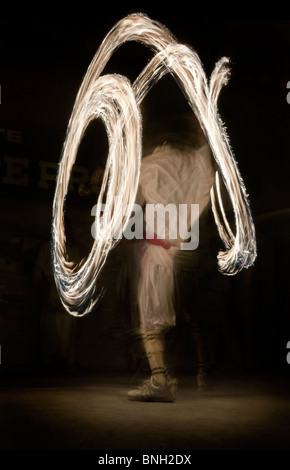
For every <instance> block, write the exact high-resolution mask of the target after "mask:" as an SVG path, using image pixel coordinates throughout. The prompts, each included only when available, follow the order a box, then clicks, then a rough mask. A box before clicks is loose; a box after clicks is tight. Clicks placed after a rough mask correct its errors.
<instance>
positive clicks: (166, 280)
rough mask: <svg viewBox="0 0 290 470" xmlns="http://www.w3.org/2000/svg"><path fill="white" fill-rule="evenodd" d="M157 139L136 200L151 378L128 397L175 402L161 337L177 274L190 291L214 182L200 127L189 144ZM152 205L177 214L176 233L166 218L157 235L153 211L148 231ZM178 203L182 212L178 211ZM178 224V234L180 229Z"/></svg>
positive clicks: (173, 307)
mask: <svg viewBox="0 0 290 470" xmlns="http://www.w3.org/2000/svg"><path fill="white" fill-rule="evenodd" d="M192 135H193V140H192ZM161 139H162V140H161V142H160V145H157V146H156V147H155V148H154V150H153V151H152V152H151V153H150V154H149V155H148V156H146V157H144V158H143V161H142V166H141V174H140V194H139V197H138V201H137V202H138V203H139V204H143V206H144V208H145V211H144V212H145V217H144V218H145V223H146V229H145V232H146V235H145V240H144V243H143V248H142V253H141V256H140V278H139V286H138V307H139V317H140V318H139V320H140V332H141V335H142V338H143V344H144V348H145V352H146V355H147V358H148V362H149V366H150V370H151V376H150V378H149V380H146V381H145V382H144V384H143V385H142V386H141V387H139V388H138V389H136V390H132V391H130V392H129V393H128V398H129V399H130V400H141V401H174V399H175V396H176V380H175V378H174V377H173V376H172V375H171V373H170V367H169V366H168V364H167V360H166V357H165V342H164V339H165V333H166V332H167V331H168V330H169V329H170V328H172V327H174V326H175V325H176V312H177V303H176V299H181V298H182V297H183V288H184V285H185V284H184V279H185V277H186V276H185V275H184V276H182V273H184V272H187V273H190V274H189V275H188V274H187V287H186V289H189V290H190V289H191V288H190V287H189V286H191V287H193V288H194V285H195V281H194V275H193V273H196V272H197V271H198V269H200V265H201V264H202V256H201V253H200V252H199V254H196V253H197V252H198V250H196V249H197V248H198V247H199V244H200V243H202V242H203V241H200V240H199V238H200V234H199V222H200V220H201V219H202V217H203V215H204V214H205V213H206V211H207V208H208V206H209V202H210V189H211V187H212V185H213V179H214V170H213V162H212V156H211V152H210V149H209V146H208V145H207V142H206V140H205V138H204V136H203V134H202V132H201V130H200V128H199V127H198V128H197V127H196V128H195V133H191V134H190V139H189V141H187V140H186V139H184V134H182V133H181V134H174V135H172V136H166V137H165V138H164V137H162V138H161ZM157 204H160V205H161V206H160V207H167V208H168V209H170V208H171V209H172V210H173V212H174V215H175V216H176V220H175V223H176V228H177V230H176V233H173V232H174V230H173V228H174V227H173V226H171V227H170V220H168V219H167V220H166V222H165V223H164V226H161V227H160V228H161V232H163V233H161V232H160V233H158V230H156V228H157V229H158V220H157V218H158V211H157V213H155V219H154V223H153V224H152V223H151V226H149V227H148V210H149V206H150V205H151V206H150V209H152V205H154V206H155V207H156V205H157ZM192 204H198V209H199V210H198V212H197V213H196V212H194V211H193V207H192V206H191V205H192ZM181 205H182V209H183V212H182V213H181V212H180V210H179V209H180V207H181ZM174 207H175V208H176V211H174ZM185 208H186V210H184V209H185ZM169 212H170V211H169ZM169 218H170V214H169ZM164 220H165V219H164ZM151 222H152V221H151ZM182 226H183V230H180V228H181V227H182ZM184 226H185V227H186V230H184ZM181 232H183V233H181ZM190 283H191V284H190ZM176 291H177V294H178V295H177V297H175V292H176ZM187 294H188V292H187ZM184 297H185V296H184ZM192 300H193V301H194V305H193V307H192V310H195V309H197V308H198V305H197V302H196V299H194V296H191V297H190V301H192ZM182 308H186V305H185V304H183V305H182ZM189 313H190V312H189ZM193 317H194V316H193ZM196 320H197V316H196V318H193V320H192V328H193V334H194V335H195V337H196V340H197V345H198V348H197V350H198V355H199V358H200V360H201V362H202V361H203V358H204V351H203V350H202V343H201V341H200V338H199V336H198V335H199V332H198V331H197V329H196V328H195V330H194V325H197V321H196Z"/></svg>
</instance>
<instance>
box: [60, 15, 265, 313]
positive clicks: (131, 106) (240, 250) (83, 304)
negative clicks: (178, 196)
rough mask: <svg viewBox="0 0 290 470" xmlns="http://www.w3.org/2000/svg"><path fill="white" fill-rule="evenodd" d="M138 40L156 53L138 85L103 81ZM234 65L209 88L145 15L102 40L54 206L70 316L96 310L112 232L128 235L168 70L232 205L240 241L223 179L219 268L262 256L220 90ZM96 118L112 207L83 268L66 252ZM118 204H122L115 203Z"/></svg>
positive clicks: (190, 58) (99, 222) (220, 70)
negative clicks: (76, 168) (150, 119)
mask: <svg viewBox="0 0 290 470" xmlns="http://www.w3.org/2000/svg"><path fill="white" fill-rule="evenodd" d="M132 40H135V41H139V42H142V43H144V44H146V45H147V46H148V47H150V48H151V49H153V50H154V52H155V53H156V54H155V56H154V57H153V59H152V60H151V61H150V63H149V64H148V65H147V67H146V68H145V69H144V70H143V71H142V73H141V74H140V75H139V77H138V78H137V80H136V81H135V83H134V84H133V86H131V85H130V83H129V81H128V80H127V79H126V78H124V77H122V76H119V75H104V76H101V73H102V71H103V69H104V67H105V66H106V64H107V62H108V60H109V59H110V57H111V56H112V54H113V53H114V51H115V50H116V49H117V48H118V47H119V46H121V45H122V44H123V43H125V42H126V41H132ZM227 62H228V60H227V59H226V58H222V59H221V60H220V61H219V62H218V63H217V64H216V66H215V69H214V71H213V73H212V75H211V80H210V84H209V85H208V83H207V79H206V76H205V73H204V70H203V67H202V64H201V62H200V59H199V57H198V55H197V54H196V53H195V52H194V51H193V50H191V49H189V48H188V47H186V46H183V45H181V44H178V43H177V42H176V41H175V40H174V38H173V37H172V36H171V34H170V33H169V31H168V30H167V29H166V28H164V27H163V26H162V25H160V24H159V23H157V22H155V21H152V20H151V19H150V18H148V17H146V16H144V15H131V16H128V17H126V18H124V19H123V20H121V21H120V22H119V23H117V24H116V25H115V27H114V28H113V29H112V30H111V31H110V32H109V33H108V35H107V36H106V37H105V39H104V40H103V42H102V44H101V46H100V48H99V50H98V51H97V53H96V55H95V57H94V58H93V60H92V62H91V64H90V66H89V68H88V70H87V73H86V75H85V77H84V79H83V82H82V85H81V87H80V89H79V92H78V95H77V97H76V101H75V104H74V108H73V111H72V115H71V118H70V122H69V125H68V131H67V136H66V140H65V143H64V147H63V153H62V158H61V161H60V165H59V172H58V176H57V184H56V190H55V196H54V202H53V222H52V261H53V267H54V275H55V280H56V285H57V288H58V291H59V295H60V298H61V301H62V303H63V305H64V307H65V308H66V310H67V311H68V312H69V313H70V314H72V315H75V316H83V315H86V314H87V313H89V312H91V311H92V310H93V308H94V307H95V305H96V303H97V302H98V300H99V298H100V296H101V292H96V281H97V280H98V277H99V274H100V271H101V269H102V267H103V265H104V263H105V262H106V258H107V255H108V253H109V251H110V250H111V249H112V248H113V246H114V245H115V244H116V242H117V240H118V237H114V238H113V237H112V233H114V234H116V233H119V234H120V235H121V234H122V232H123V231H124V229H125V227H126V224H127V222H128V219H129V215H130V210H128V211H127V212H126V214H127V215H124V214H123V212H122V208H123V207H129V209H130V207H132V208H133V204H134V202H135V198H136V194H137V188H138V183H139V174H140V165H141V147H142V146H141V133H142V123H141V116H140V110H139V105H140V103H141V101H142V99H143V98H144V96H145V95H146V94H147V93H148V91H149V90H150V88H151V87H152V85H153V84H154V83H155V82H156V81H157V80H159V79H160V78H161V77H162V76H163V75H164V74H165V73H167V72H170V73H171V74H172V75H173V76H174V77H175V78H176V81H177V82H178V84H179V85H180V86H181V88H182V89H183V91H184V92H185V94H186V96H187V98H188V102H189V104H190V106H191V107H192V109H193V112H194V113H195V114H196V116H197V118H198V120H199V122H200V125H201V127H202V129H203V131H204V133H205V135H206V137H207V139H208V142H209V145H210V147H211V149H212V152H213V156H214V158H215V160H216V161H217V163H218V166H219V168H220V171H221V174H222V176H223V180H224V183H225V186H226V188H227V191H228V193H229V196H230V199H231V202H232V205H233V210H234V215H235V223H236V235H234V234H233V232H232V231H231V229H230V227H229V224H228V222H227V220H226V216H225V213H224V210H223V205H222V199H221V195H220V191H219V180H218V174H217V175H216V192H217V201H218V206H219V208H220V212H221V215H222V219H223V220H222V221H221V220H220V217H219V214H218V209H217V202H216V195H215V192H214V190H213V189H212V192H211V198H212V208H213V213H214V216H215V221H216V224H217V227H218V231H219V234H220V236H221V238H222V240H223V241H224V244H225V247H226V251H225V252H220V253H219V254H218V262H219V268H220V270H221V271H222V272H224V273H226V274H235V273H237V272H238V271H240V270H241V269H243V268H247V267H249V266H250V265H251V264H253V262H254V260H255V258H256V241H255V229H254V225H253V222H252V217H251V212H250V209H249V204H248V200H247V195H246V192H245V187H244V184H243V182H242V179H241V177H240V175H239V172H238V169H237V166H236V163H235V160H234V158H233V155H232V152H231V148H230V145H229V140H228V137H227V135H226V132H225V130H224V128H223V125H222V123H221V120H220V118H219V115H218V111H217V98H218V95H219V92H220V90H221V87H222V86H223V85H224V84H225V83H226V82H227V77H228V68H227V67H226V65H227ZM96 118H101V119H102V120H103V122H104V124H105V127H106V130H107V134H108V141H109V155H108V159H107V164H106V169H105V175H104V178H103V183H102V188H101V192H100V195H99V198H98V205H97V207H101V204H102V200H103V197H104V194H105V190H106V204H105V211H104V213H103V214H102V218H101V214H100V211H98V212H97V214H96V219H95V220H96V226H97V227H98V237H97V238H98V240H95V241H94V243H93V246H92V249H91V252H90V253H89V255H88V257H87V258H86V259H85V260H84V261H83V262H82V263H81V264H80V265H78V266H77V265H75V264H74V263H73V262H70V261H69V260H68V259H67V254H66V246H65V232H64V201H65V197H66V194H67V191H68V184H69V179H70V175H71V171H72V167H73V165H74V162H75V159H76V155H77V151H78V147H79V145H80V142H81V140H82V137H83V135H84V132H85V130H86V128H87V126H88V125H89V123H90V122H91V120H93V119H96ZM115 196H119V197H118V198H115ZM116 200H117V201H121V203H120V204H117V205H116V203H115V201H116ZM193 202H194V201H193ZM121 206H122V207H121ZM112 225H113V227H112Z"/></svg>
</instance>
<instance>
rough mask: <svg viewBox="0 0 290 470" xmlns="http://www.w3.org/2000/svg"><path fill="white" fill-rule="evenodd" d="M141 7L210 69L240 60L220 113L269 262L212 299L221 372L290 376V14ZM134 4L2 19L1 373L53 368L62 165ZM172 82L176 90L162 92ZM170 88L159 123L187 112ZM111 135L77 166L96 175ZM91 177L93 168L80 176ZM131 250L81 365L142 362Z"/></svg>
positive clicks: (85, 326) (162, 97)
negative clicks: (89, 77) (121, 283)
mask: <svg viewBox="0 0 290 470" xmlns="http://www.w3.org/2000/svg"><path fill="white" fill-rule="evenodd" d="M138 10H143V11H145V12H146V13H147V14H148V15H149V16H150V17H151V18H153V19H156V20H158V21H160V22H161V23H163V24H165V25H166V26H167V27H168V29H169V30H170V31H171V32H172V33H173V34H174V35H175V37H176V38H177V40H178V41H179V42H183V43H186V44H188V45H190V46H191V47H193V48H194V49H195V50H196V51H197V52H198V54H199V55H200V58H201V60H202V62H203V64H204V68H205V71H206V73H207V75H208V76H209V75H210V72H211V70H212V69H213V67H214V64H215V62H216V61H217V60H218V59H219V58H220V57H222V56H228V57H230V59H231V70H232V72H231V79H230V81H229V84H228V85H227V86H226V87H225V88H224V89H223V90H222V92H221V95H220V98H219V110H220V114H221V117H222V119H223V121H224V122H225V124H226V127H227V130H228V134H229V136H230V141H231V144H232V147H233V151H234V154H235V156H236V159H237V161H238V166H239V168H240V171H241V174H242V176H243V179H244V181H245V184H246V188H247V190H248V192H249V196H250V202H251V207H252V211H253V216H254V221H255V224H256V229H257V248H258V257H257V261H256V263H255V266H254V267H253V268H250V269H249V270H247V271H245V272H242V273H241V274H239V275H238V276H236V277H235V278H230V279H228V280H227V281H226V282H227V283H228V284H227V289H226V293H225V294H224V297H223V307H222V308H221V311H218V308H216V313H215V307H216V304H215V303H214V301H213V302H212V304H211V305H209V306H208V309H209V310H210V311H211V319H215V321H213V320H212V322H213V323H214V325H215V332H214V337H215V340H214V348H213V349H214V351H215V366H216V367H218V368H221V369H222V368H223V367H226V368H230V369H240V370H247V371H254V372H255V373H257V372H261V371H262V372H263V371H266V372H275V373H277V372H278V373H281V374H284V373H286V374H287V373H288V371H289V368H290V365H289V364H288V363H287V361H286V356H287V351H288V350H287V342H288V341H290V329H289V325H290V321H289V261H290V259H289V258H290V257H289V241H290V230H289V228H290V227H289V218H290V201H289V155H288V153H289V150H288V149H289V143H288V135H289V127H290V104H288V103H287V100H286V97H287V93H288V89H287V82H288V81H289V80H290V62H289V61H290V59H289V57H290V20H281V19H280V20H275V19H271V20H269V19H268V20H230V19H224V20H219V19H214V20H212V19H206V18H205V17H203V19H202V20H200V19H199V18H196V17H195V18H194V19H192V17H190V18H188V17H187V15H186V14H184V15H181V14H180V16H178V15H175V14H172V15H170V14H169V13H164V12H163V13H162V12H160V11H158V9H155V10H154V9H153V8H148V9H147V10H146V9H138V8H137V9H135V11H138ZM132 11H133V10H130V9H128V10H126V8H124V10H123V11H122V12H114V13H113V14H107V13H105V12H104V14H102V13H99V15H98V16H94V17H93V18H91V17H89V15H88V17H87V18H79V19H74V20H57V19H55V18H54V19H53V20H49V19H26V18H23V19H21V20H10V19H1V21H0V41H1V50H0V85H1V105H0V162H1V166H0V181H1V183H0V191H1V212H0V217H1V220H0V223H1V229H0V239H1V243H0V279H1V281H0V289H1V290H0V295H1V296H0V309H1V310H0V344H1V371H2V372H5V371H6V372H10V371H12V373H18V371H19V370H21V371H22V370H24V371H26V370H39V368H41V363H40V345H39V318H40V314H41V312H40V307H39V296H38V294H39V292H37V288H36V286H35V283H34V280H33V269H34V265H35V261H36V259H37V254H38V252H39V249H40V247H41V246H42V245H43V243H45V242H48V241H49V239H50V223H51V206H52V199H53V194H54V175H55V168H56V165H57V162H58V161H59V158H60V155H61V149H62V145H63V141H64V138H65V134H66V128H67V124H68V120H69V117H70V114H71V111H72V107H73V104H74V100H75V96H76V94H77V91H78V89H79V86H80V84H81V82H82V78H83V76H84V74H85V72H86V69H87V67H88V65H89V63H90V61H91V60H92V58H93V56H94V54H95V51H96V50H97V48H98V46H99V45H100V42H101V40H102V39H103V38H104V36H105V34H107V32H108V31H109V30H110V28H111V27H112V26H113V25H114V24H115V22H116V21H117V20H119V19H121V18H122V17H123V16H124V15H125V14H127V13H130V12H132ZM149 56H150V54H149V52H148V50H147V49H146V47H145V46H141V45H140V44H126V45H124V46H122V47H121V48H120V50H119V51H118V52H117V53H116V54H115V55H114V56H113V58H112V60H111V61H110V63H109V64H108V67H107V69H108V71H113V72H119V73H123V74H124V75H127V76H128V77H129V78H130V79H132V80H133V79H134V78H135V77H136V76H137V75H138V73H139V72H140V71H141V70H142V68H143V67H144V65H145V63H146V61H147V59H148V57H149ZM167 87H168V89H169V90H171V89H172V90H174V92H172V93H171V92H170V93H167V91H164V90H167ZM171 87H172V84H171V82H170V83H167V82H166V80H165V82H164V90H163V92H162V84H160V86H159V87H158V89H157V88H156V91H155V92H154V90H152V100H151V102H150V103H151V104H148V106H149V107H148V108H147V113H149V120H150V115H151V114H150V113H152V115H156V114H158V113H159V111H160V107H161V108H162V107H163V108H162V109H163V112H169V113H170V112H171V111H172V110H173V109H175V106H176V107H177V108H178V107H179V106H181V107H182V106H183V105H181V104H180V102H181V101H180V91H179V90H178V87H177V85H174V87H172V88H171ZM178 109H179V108H178ZM148 110H149V111H148ZM147 118H148V115H147ZM146 122H147V121H146ZM97 137H98V138H97ZM98 139H99V140H98ZM98 142H100V144H99V143H98ZM104 142H105V137H104V132H103V131H102V130H99V129H98V130H97V133H96V134H93V133H92V135H91V137H90V138H88V139H87V140H86V141H85V142H84V143H83V144H82V146H83V147H84V156H81V155H80V157H79V162H78V163H79V165H80V166H81V167H82V168H86V169H87V170H88V171H90V169H91V154H92V149H94V150H95V149H98V146H99V145H101V154H102V156H103V152H104V148H105V144H104ZM97 158H99V157H97ZM15 159H18V160H15ZM11 162H13V165H14V166H13V168H12V167H11ZM9 165H10V166H9ZM11 168H12V170H11ZM41 168H42V170H44V169H47V168H48V170H47V171H48V175H51V178H48V183H47V187H45V185H44V184H43V180H42V179H41V176H42V174H41ZM11 171H12V173H11ZM84 175H85V173H83V172H82V171H81V173H80V174H78V176H80V177H83V176H84ZM76 187H77V184H75V185H74V186H73V188H72V191H71V193H72V194H71V199H72V205H73V207H74V210H75V212H74V213H73V214H74V216H73V217H75V218H74V219H73V226H74V228H75V231H76V232H77V236H78V240H79V243H80V246H79V247H80V249H83V246H84V239H86V238H88V235H89V234H88V232H86V233H85V234H84V228H85V227H86V230H87V227H88V226H85V223H83V219H82V218H83V216H84V213H86V214H87V212H86V210H87V209H84V208H83V206H82V202H81V201H79V200H78V196H77V192H76ZM86 220H87V219H86ZM82 237H83V238H82ZM81 244H82V245H81ZM127 248H128V247H125V248H124V247H123V245H122V244H120V246H119V247H117V249H116V251H115V252H114V254H113V255H112V256H111V258H110V259H109V263H108V267H107V271H106V272H105V273H104V279H105V282H106V283H107V288H108V292H109V294H108V295H107V296H106V297H105V299H104V302H103V303H102V305H101V307H100V309H99V310H98V311H96V312H95V313H94V314H93V315H92V316H90V317H86V318H83V319H77V320H76V323H77V341H76V349H77V362H78V363H79V365H80V366H81V367H83V368H86V369H89V370H91V369H92V370H102V371H108V372H110V371H112V370H117V371H121V372H123V371H124V372H127V371H131V368H133V370H134V364H133V365H132V364H131V357H130V347H129V346H128V344H129V342H130V341H129V339H127V337H126V334H125V333H124V331H126V326H124V325H125V324H126V318H127V317H126V315H127V313H128V312H127V305H126V302H125V303H124V304H122V303H121V302H120V298H119V297H118V295H117V292H116V290H117V289H116V285H115V279H116V276H117V274H118V267H119V266H120V264H119V261H120V259H122V256H123V257H126V256H127V252H126V249H127ZM115 257H116V258H115ZM116 259H117V260H118V263H116V262H115V261H116ZM213 298H214V297H213ZM209 299H210V297H209ZM209 303H210V300H209ZM215 315H216V317H215ZM211 324H212V323H211ZM179 334H180V335H181V341H180V344H179V343H178V344H179V350H180V349H181V352H179V354H180V357H181V361H180V362H181V363H182V367H185V368H186V366H187V365H188V367H191V364H192V360H194V359H192V358H194V351H193V350H192V346H190V340H189V338H188V337H187V335H186V332H185V331H182V332H181V333H179Z"/></svg>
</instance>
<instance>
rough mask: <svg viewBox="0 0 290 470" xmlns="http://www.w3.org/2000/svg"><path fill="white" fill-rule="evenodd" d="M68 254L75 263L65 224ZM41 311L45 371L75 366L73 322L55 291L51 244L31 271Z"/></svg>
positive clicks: (73, 249) (46, 246)
mask: <svg viewBox="0 0 290 470" xmlns="http://www.w3.org/2000/svg"><path fill="white" fill-rule="evenodd" d="M67 225H68V226H67V230H66V236H67V241H68V246H67V250H68V253H69V256H70V259H72V260H75V261H78V256H79V255H78V250H77V248H76V247H75V246H74V242H73V238H72V237H73V235H72V231H71V227H70V225H69V224H67ZM33 276H34V282H35V285H36V288H37V295H38V303H39V308H40V354H41V359H42V362H43V365H44V366H46V367H55V366H57V367H59V366H60V367H72V366H74V365H76V364H77V355H76V321H77V320H76V318H75V317H73V316H71V315H69V314H68V313H67V312H66V311H65V309H64V308H63V306H62V304H61V302H60V298H59V295H58V292H57V289H56V285H55V280H54V276H53V269H52V264H51V246H50V242H45V243H43V244H42V245H41V246H40V248H39V251H38V254H37V258H36V262H35V265H34V269H33Z"/></svg>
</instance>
